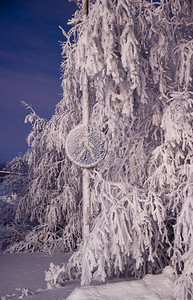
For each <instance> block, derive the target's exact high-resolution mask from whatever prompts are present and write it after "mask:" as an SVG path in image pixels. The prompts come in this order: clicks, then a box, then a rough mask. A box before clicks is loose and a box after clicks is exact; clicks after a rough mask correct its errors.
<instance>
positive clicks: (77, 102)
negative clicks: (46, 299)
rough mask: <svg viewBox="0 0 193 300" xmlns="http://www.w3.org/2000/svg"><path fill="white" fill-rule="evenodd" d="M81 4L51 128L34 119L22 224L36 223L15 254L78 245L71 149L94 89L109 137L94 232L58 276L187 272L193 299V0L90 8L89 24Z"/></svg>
mask: <svg viewBox="0 0 193 300" xmlns="http://www.w3.org/2000/svg"><path fill="white" fill-rule="evenodd" d="M78 4H79V6H80V9H79V10H78V11H77V12H76V13H75V15H74V17H73V19H72V20H71V21H70V24H71V25H73V27H72V29H71V30H70V31H69V33H65V32H64V31H63V33H64V35H65V37H66V42H64V43H63V45H62V47H63V55H64V61H63V62H62V67H63V70H64V73H63V79H62V88H63V99H62V100H61V102H60V103H59V104H58V105H57V107H56V111H55V113H54V115H53V117H52V118H51V120H50V121H49V122H47V123H44V121H42V119H39V118H37V119H35V120H34V119H33V118H32V119H33V121H35V123H33V124H34V125H33V130H32V132H31V134H30V136H29V138H28V143H29V147H30V148H29V150H28V151H27V153H26V154H25V159H26V162H27V164H28V166H29V167H28V170H29V173H28V174H29V175H28V176H29V178H30V184H29V185H28V193H26V194H25V195H24V196H23V197H22V198H21V200H20V203H19V205H18V209H17V213H16V216H17V219H18V220H19V219H20V218H22V217H23V216H24V215H25V216H26V218H27V219H30V221H31V222H36V224H37V225H38V226H36V227H35V228H34V231H33V232H31V233H30V238H29V235H28V236H27V237H26V240H24V241H23V242H22V243H19V244H17V245H16V246H14V248H12V249H17V250H21V249H23V248H25V249H29V250H36V249H38V250H47V249H49V250H54V251H56V250H60V251H65V250H74V249H76V247H77V245H78V244H79V243H80V239H81V229H82V222H81V221H82V220H81V216H82V212H81V207H82V181H81V169H80V168H78V167H77V166H75V165H74V164H72V163H71V162H70V161H69V160H68V158H67V157H66V154H65V149H64V145H65V140H66V137H67V134H68V133H69V131H70V130H71V129H72V128H74V127H75V126H76V125H78V124H79V123H80V122H81V119H82V109H81V102H82V97H83V91H84V90H85V89H87V90H88V96H89V100H90V124H91V125H93V126H95V127H97V128H99V129H100V130H101V131H103V132H104V134H105V135H106V137H107V139H108V154H107V156H106V158H105V160H104V161H103V162H102V163H100V164H99V165H98V166H97V167H95V168H93V169H91V170H90V176H91V184H90V189H91V199H90V206H91V231H90V233H89V235H88V236H87V237H86V238H85V239H84V240H83V242H82V243H81V244H80V245H79V247H78V250H77V251H76V252H75V253H74V254H73V255H72V257H71V259H70V261H69V263H68V264H67V266H66V267H65V268H63V269H61V272H62V273H61V274H64V278H65V277H66V276H68V277H69V278H74V277H75V278H77V277H81V282H82V284H89V283H90V282H91V280H92V279H96V280H106V279H108V278H111V277H113V276H120V275H128V274H130V273H132V274H135V276H136V277H142V276H143V275H144V274H146V273H158V272H160V271H161V270H162V269H163V268H164V267H165V266H166V265H168V264H170V265H172V266H173V267H174V268H175V269H176V271H177V272H178V274H179V275H180V276H179V279H178V280H177V281H176V287H175V295H176V299H192V298H191V297H192V294H191V293H192V286H193V279H192V276H193V273H192V270H193V256H192V253H193V239H192V236H193V223H192V220H193V206H192V197H193V131H192V128H193V127H192V125H193V89H192V88H193V86H192V75H193V64H192V62H193V42H192V41H193V25H192V24H193V23H192V4H191V1H188V0H186V1H182V0H166V1H165V0H160V1H157V2H155V1H152V0H139V1H135V0H128V1H125V0H117V1H114V0H105V1H99V0H96V1H89V14H88V16H85V15H84V14H83V8H82V6H81V1H78ZM30 116H33V112H32V114H30V115H29V116H28V119H29V120H30ZM52 271H53V270H50V272H48V273H47V280H48V281H49V280H51V279H50V278H51V276H52V275H51V274H52ZM60 278H61V276H60Z"/></svg>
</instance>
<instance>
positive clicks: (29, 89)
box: [0, 0, 77, 162]
mask: <svg viewBox="0 0 193 300" xmlns="http://www.w3.org/2000/svg"><path fill="white" fill-rule="evenodd" d="M76 9H77V7H76V4H75V3H74V2H68V0H0V162H3V161H7V160H11V159H12V158H14V157H15V156H17V155H18V154H19V153H25V151H26V149H27V143H26V137H27V134H28V133H29V131H30V128H31V126H30V124H24V119H25V116H26V115H27V113H28V111H26V109H25V107H24V106H22V105H21V103H20V101H21V100H24V101H26V102H27V103H28V104H30V105H32V107H33V109H34V110H35V111H36V112H37V114H39V115H40V116H41V117H44V118H47V119H49V118H50V117H51V116H52V114H53V113H54V110H55V105H56V103H58V102H59V101H60V100H61V97H62V89H61V87H60V85H61V79H60V77H61V69H60V64H61V60H62V57H61V46H60V43H59V41H64V40H65V38H64V36H63V35H62V32H61V30H60V29H59V26H61V27H63V28H64V29H65V30H66V31H68V30H69V29H70V27H69V26H68V25H67V22H68V19H70V18H71V16H72V15H73V13H74V12H75V10H76Z"/></svg>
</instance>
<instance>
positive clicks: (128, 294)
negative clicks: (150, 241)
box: [0, 253, 175, 300]
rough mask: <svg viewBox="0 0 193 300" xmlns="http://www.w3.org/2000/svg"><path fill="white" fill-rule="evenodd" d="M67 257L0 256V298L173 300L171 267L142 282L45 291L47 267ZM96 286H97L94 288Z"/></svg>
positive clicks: (70, 284) (75, 283)
mask: <svg viewBox="0 0 193 300" xmlns="http://www.w3.org/2000/svg"><path fill="white" fill-rule="evenodd" d="M69 257H70V254H54V255H51V254H48V253H15V254H1V255H0V299H1V300H15V299H24V298H25V299H27V298H29V299H30V300H51V299H52V300H95V299H101V300H158V299H162V300H173V299H174V298H173V293H172V289H173V283H174V280H175V276H174V273H173V269H172V268H171V267H166V268H165V269H164V271H163V273H162V274H161V275H146V276H145V277H144V278H143V279H142V280H131V281H120V282H111V283H107V284H100V285H99V284H98V283H96V282H95V283H94V284H95V285H91V286H87V287H80V281H68V282H66V283H65V284H64V285H63V286H62V287H60V288H55V289H47V287H46V282H45V270H48V269H49V264H50V263H51V262H53V263H54V264H58V265H60V266H61V265H62V263H66V262H67V261H68V259H69ZM97 284H98V285H97Z"/></svg>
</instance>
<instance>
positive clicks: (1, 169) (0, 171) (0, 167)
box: [0, 162, 6, 183]
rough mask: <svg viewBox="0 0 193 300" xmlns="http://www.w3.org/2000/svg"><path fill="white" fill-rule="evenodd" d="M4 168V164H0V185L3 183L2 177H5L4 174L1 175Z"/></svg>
mask: <svg viewBox="0 0 193 300" xmlns="http://www.w3.org/2000/svg"><path fill="white" fill-rule="evenodd" d="M5 166H6V162H2V163H0V183H1V182H2V181H3V177H4V176H5V173H3V169H4V168H5Z"/></svg>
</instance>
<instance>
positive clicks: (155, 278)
mask: <svg viewBox="0 0 193 300" xmlns="http://www.w3.org/2000/svg"><path fill="white" fill-rule="evenodd" d="M174 280H175V274H174V270H173V268H172V267H169V266H168V267H166V268H165V269H164V270H163V273H162V274H160V275H146V276H145V277H144V278H143V279H142V280H133V281H124V282H117V283H108V284H104V285H102V286H84V287H77V288H75V290H74V291H73V292H72V293H71V294H70V295H69V296H68V297H67V299H66V300H98V299H101V300H160V299H162V300H172V299H174V297H173V284H174Z"/></svg>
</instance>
